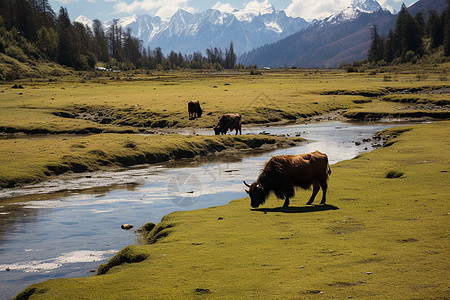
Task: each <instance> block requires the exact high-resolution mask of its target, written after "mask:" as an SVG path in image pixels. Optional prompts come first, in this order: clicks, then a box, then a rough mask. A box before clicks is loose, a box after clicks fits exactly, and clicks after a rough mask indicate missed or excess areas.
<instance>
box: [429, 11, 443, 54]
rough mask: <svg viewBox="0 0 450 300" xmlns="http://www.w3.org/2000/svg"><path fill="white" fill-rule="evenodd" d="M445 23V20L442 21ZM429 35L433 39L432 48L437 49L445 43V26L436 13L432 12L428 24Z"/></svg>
mask: <svg viewBox="0 0 450 300" xmlns="http://www.w3.org/2000/svg"><path fill="white" fill-rule="evenodd" d="M442 21H443V20H442ZM426 29H427V34H428V36H429V37H430V38H431V48H433V49H434V48H437V47H439V46H440V45H442V44H443V42H444V24H443V23H442V22H441V18H440V17H439V16H438V14H437V13H436V12H435V11H432V12H431V14H430V17H429V19H428V22H427V26H426Z"/></svg>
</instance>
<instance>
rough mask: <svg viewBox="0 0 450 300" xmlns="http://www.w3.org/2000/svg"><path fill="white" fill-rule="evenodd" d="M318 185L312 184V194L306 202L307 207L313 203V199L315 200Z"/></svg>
mask: <svg viewBox="0 0 450 300" xmlns="http://www.w3.org/2000/svg"><path fill="white" fill-rule="evenodd" d="M319 189H320V185H319V184H318V183H317V182H314V184H313V192H312V195H311V198H309V200H308V202H306V204H307V205H311V203H313V201H314V199H315V198H316V195H317V193H318V192H319Z"/></svg>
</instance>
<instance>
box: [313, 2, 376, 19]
mask: <svg viewBox="0 0 450 300" xmlns="http://www.w3.org/2000/svg"><path fill="white" fill-rule="evenodd" d="M381 9H383V8H382V7H381V5H380V4H379V3H378V2H377V1H376V0H352V2H351V3H350V5H349V6H347V7H346V8H345V9H344V10H341V11H339V12H337V13H335V14H333V15H331V16H329V17H328V18H325V19H324V20H323V21H322V22H321V23H322V24H323V23H332V24H334V23H339V22H345V21H350V20H354V19H356V18H358V17H359V15H360V14H361V13H373V12H376V11H379V10H381Z"/></svg>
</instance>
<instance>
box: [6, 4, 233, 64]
mask: <svg viewBox="0 0 450 300" xmlns="http://www.w3.org/2000/svg"><path fill="white" fill-rule="evenodd" d="M0 53H5V54H7V55H9V56H11V57H13V58H16V59H18V60H20V61H24V60H26V57H34V58H35V59H39V58H45V59H48V60H50V61H54V62H57V63H59V64H62V65H65V66H68V67H73V68H75V69H78V70H87V69H91V68H94V67H95V65H96V64H97V62H102V63H103V65H105V66H106V67H108V68H113V69H121V70H130V69H137V68H146V69H152V70H153V69H161V70H170V69H177V68H191V69H198V68H208V69H209V68H215V69H233V68H235V67H236V59H237V57H236V54H235V52H234V46H233V42H232V41H231V42H230V46H229V48H226V49H225V50H224V51H223V50H222V49H221V48H217V47H214V48H213V47H211V48H209V49H206V51H205V53H206V55H205V56H204V55H203V54H202V53H201V52H194V53H193V54H190V55H184V54H182V53H176V52H174V51H171V52H170V53H169V54H168V55H165V54H164V53H163V51H162V49H161V48H159V47H156V48H155V49H150V47H144V46H143V44H142V41H141V40H139V39H138V38H136V37H134V36H132V34H131V30H130V29H129V28H126V29H124V28H122V27H121V26H119V24H118V20H117V19H115V20H113V22H112V23H111V25H110V26H108V27H107V28H106V30H105V29H104V26H103V24H102V23H101V22H100V21H99V20H97V19H96V20H94V21H93V26H92V28H90V27H89V26H86V25H84V24H82V23H79V22H71V21H70V18H69V14H68V12H67V9H66V8H63V7H61V8H60V10H59V12H58V14H56V13H55V12H54V11H53V9H52V8H51V6H50V4H49V2H48V0H0Z"/></svg>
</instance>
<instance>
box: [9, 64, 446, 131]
mask: <svg viewBox="0 0 450 300" xmlns="http://www.w3.org/2000/svg"><path fill="white" fill-rule="evenodd" d="M123 75H126V74H123ZM128 75H130V74H128ZM116 76H117V75H116ZM130 76H131V75H130ZM386 76H389V80H386V78H387V77H386ZM113 78H115V79H114V80H110V79H109V78H107V77H97V78H92V79H84V77H83V78H82V79H78V80H76V78H71V79H70V78H69V79H70V80H69V79H66V80H65V81H62V80H60V81H56V82H55V81H52V82H21V84H22V86H23V87H24V89H13V88H11V86H12V85H10V86H5V85H3V86H0V131H3V132H20V131H24V132H29V133H86V132H94V133H99V132H139V131H141V132H142V131H146V130H149V129H151V128H167V127H212V126H214V125H215V124H216V123H217V118H218V117H219V116H221V115H222V114H223V113H240V114H241V115H242V120H243V123H244V124H248V123H268V122H277V121H293V120H296V119H300V120H307V119H308V118H309V117H311V116H316V115H320V114H323V113H327V112H330V111H335V110H339V109H342V110H345V111H346V113H347V115H348V116H349V117H351V116H352V114H354V112H358V113H370V112H376V113H377V114H379V115H384V116H388V115H390V114H396V113H403V114H404V116H407V115H408V114H412V113H413V112H414V113H418V115H420V113H421V112H423V109H424V108H423V107H418V108H414V105H413V107H411V106H412V105H411V103H408V102H407V101H392V100H395V99H394V98H393V97H392V93H397V92H399V91H401V92H402V93H404V92H406V93H408V94H410V93H414V94H413V96H410V97H411V98H418V99H420V101H416V103H413V104H417V102H420V103H428V104H436V103H438V104H440V105H441V106H442V105H445V104H447V105H448V104H449V100H448V91H446V93H444V94H431V93H430V91H436V90H440V89H442V88H448V87H449V86H450V82H449V80H447V78H446V77H443V76H442V74H431V75H427V77H426V78H425V77H417V75H414V74H391V75H387V74H386V73H385V74H376V75H369V74H367V73H343V72H341V71H314V70H284V71H278V70H273V71H272V70H271V71H267V72H264V73H263V75H249V74H248V72H243V71H233V72H229V73H226V72H211V73H208V72H203V73H202V72H195V71H185V72H183V71H178V72H164V73H155V74H154V75H153V76H148V75H146V76H143V75H136V76H133V77H124V76H122V77H119V78H121V79H119V80H118V79H117V78H118V77H113ZM397 97H398V96H397ZM193 99H196V100H199V101H200V103H201V106H202V108H203V109H204V110H205V113H204V115H203V116H202V118H199V119H195V120H189V118H188V113H187V102H188V101H189V100H193ZM406 107H408V110H405V108H406ZM433 114H434V115H435V116H436V117H438V118H446V117H445V116H444V117H442V116H441V115H440V114H439V112H434V111H433V110H431V111H430V112H429V115H430V116H431V117H432V116H433Z"/></svg>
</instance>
